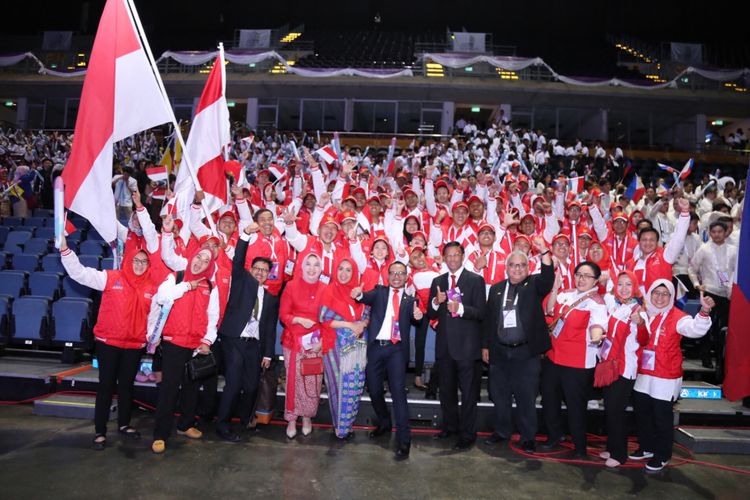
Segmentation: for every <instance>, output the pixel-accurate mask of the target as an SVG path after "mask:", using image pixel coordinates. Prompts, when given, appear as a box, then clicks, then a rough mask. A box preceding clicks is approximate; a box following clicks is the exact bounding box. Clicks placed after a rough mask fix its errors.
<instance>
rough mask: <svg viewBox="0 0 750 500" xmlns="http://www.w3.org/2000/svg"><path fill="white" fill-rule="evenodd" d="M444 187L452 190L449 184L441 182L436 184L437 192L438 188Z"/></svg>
mask: <svg viewBox="0 0 750 500" xmlns="http://www.w3.org/2000/svg"><path fill="white" fill-rule="evenodd" d="M441 187H444V188H445V189H448V190H450V187H448V183H447V182H445V181H443V180H440V181H437V182H436V183H435V190H436V191H437V189H438V188H441Z"/></svg>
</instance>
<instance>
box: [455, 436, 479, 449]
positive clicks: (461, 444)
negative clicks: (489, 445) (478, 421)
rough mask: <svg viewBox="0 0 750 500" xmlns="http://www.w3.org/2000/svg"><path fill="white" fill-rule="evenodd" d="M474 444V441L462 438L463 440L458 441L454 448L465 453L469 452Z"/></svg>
mask: <svg viewBox="0 0 750 500" xmlns="http://www.w3.org/2000/svg"><path fill="white" fill-rule="evenodd" d="M473 444H474V441H472V440H471V439H465V438H461V439H459V440H458V442H457V443H456V444H455V445H454V446H453V449H454V450H457V451H465V450H468V449H469V448H471V446H472V445H473Z"/></svg>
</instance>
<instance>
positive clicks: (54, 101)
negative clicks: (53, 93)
mask: <svg viewBox="0 0 750 500" xmlns="http://www.w3.org/2000/svg"><path fill="white" fill-rule="evenodd" d="M44 126H45V127H46V128H64V127H65V98H62V97H60V98H50V99H47V115H46V117H45V123H44Z"/></svg>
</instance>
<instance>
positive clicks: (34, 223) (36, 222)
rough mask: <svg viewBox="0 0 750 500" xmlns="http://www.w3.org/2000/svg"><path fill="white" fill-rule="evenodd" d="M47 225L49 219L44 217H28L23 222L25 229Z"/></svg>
mask: <svg viewBox="0 0 750 500" xmlns="http://www.w3.org/2000/svg"><path fill="white" fill-rule="evenodd" d="M46 224H47V219H45V218H44V217H26V218H25V219H24V220H23V225H24V226H25V227H42V226H45V225H46Z"/></svg>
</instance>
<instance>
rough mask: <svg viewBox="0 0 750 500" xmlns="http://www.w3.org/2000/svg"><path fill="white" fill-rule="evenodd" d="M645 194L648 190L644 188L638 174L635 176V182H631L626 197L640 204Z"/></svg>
mask: <svg viewBox="0 0 750 500" xmlns="http://www.w3.org/2000/svg"><path fill="white" fill-rule="evenodd" d="M644 193H646V188H645V187H644V186H643V181H641V178H640V177H639V176H638V174H636V175H635V176H633V180H632V181H630V184H629V185H628V189H626V190H625V196H627V197H628V199H629V200H631V201H632V202H633V203H638V201H639V200H640V199H641V198H642V197H643V195H644Z"/></svg>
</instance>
